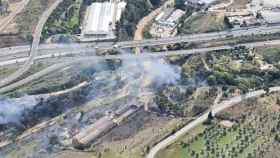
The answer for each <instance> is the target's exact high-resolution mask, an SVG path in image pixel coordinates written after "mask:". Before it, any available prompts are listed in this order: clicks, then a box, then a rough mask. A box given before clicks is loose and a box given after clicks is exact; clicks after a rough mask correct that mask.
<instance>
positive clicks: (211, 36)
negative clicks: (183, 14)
mask: <svg viewBox="0 0 280 158" xmlns="http://www.w3.org/2000/svg"><path fill="white" fill-rule="evenodd" d="M278 32H280V25H273V26H260V27H254V28H242V29H236V30H231V31H221V32H212V33H201V34H189V35H184V36H176V37H171V38H160V39H145V40H139V41H123V42H117V43H113V42H101V43H73V44H43V45H40V46H39V47H38V51H39V52H45V51H47V52H49V53H51V52H55V51H72V50H73V49H74V50H75V49H84V48H89V47H91V48H98V49H101V50H109V49H114V47H115V46H118V48H134V47H145V46H155V45H166V44H174V43H181V42H198V41H200V42H202V41H211V40H217V39H224V38H227V37H233V38H234V37H242V36H250V35H264V34H273V33H278ZM29 50H30V46H16V47H8V48H1V49H0V57H2V56H12V55H15V54H17V53H25V54H28V51H29Z"/></svg>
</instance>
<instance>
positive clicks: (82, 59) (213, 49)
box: [0, 40, 280, 94]
mask: <svg viewBox="0 0 280 158" xmlns="http://www.w3.org/2000/svg"><path fill="white" fill-rule="evenodd" d="M279 44H280V40H275V41H264V42H254V43H247V44H242V46H246V47H249V48H254V47H263V46H273V45H279ZM237 46H241V45H237ZM235 47H236V46H220V47H210V48H201V49H192V50H178V51H166V52H157V53H143V54H137V55H136V54H121V55H106V56H84V57H69V58H68V59H67V60H66V61H65V62H64V63H59V64H55V65H53V66H51V67H48V68H46V69H44V70H42V71H40V72H38V73H35V74H33V75H31V76H29V77H27V78H25V79H23V80H20V81H18V82H15V83H13V84H10V85H8V86H6V87H2V88H0V94H3V93H7V92H9V91H12V90H14V89H16V88H18V87H20V86H23V85H25V84H27V83H30V82H32V81H33V80H36V79H39V78H41V77H42V76H45V75H47V74H49V73H52V72H54V71H57V70H58V69H61V68H63V67H67V66H70V65H73V64H77V63H81V62H94V61H97V60H106V59H135V58H143V59H145V58H160V57H164V56H173V55H193V54H199V53H206V52H212V53H217V52H216V51H217V50H225V49H233V48H235ZM91 52H92V51H91Z"/></svg>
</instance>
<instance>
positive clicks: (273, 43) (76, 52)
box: [0, 40, 280, 66]
mask: <svg viewBox="0 0 280 158" xmlns="http://www.w3.org/2000/svg"><path fill="white" fill-rule="evenodd" d="M276 45H280V40H271V41H261V42H251V43H243V44H237V45H235V46H228V45H225V46H217V47H208V48H197V49H189V50H177V51H167V52H151V53H152V54H150V55H149V54H147V55H149V56H155V57H159V56H170V55H192V54H200V53H204V52H210V51H217V50H223V49H232V48H234V47H237V46H245V47H247V48H257V47H272V46H276ZM116 50H117V51H119V52H123V51H124V50H122V49H116ZM95 51H96V50H95V48H84V49H73V50H72V51H61V50H59V49H58V51H57V52H56V53H53V52H48V53H46V54H45V53H44V54H43V53H39V54H38V55H37V56H36V57H35V58H34V60H42V59H48V58H52V57H63V56H67V55H84V54H94V52H95ZM123 54H128V53H123ZM127 56H129V55H127ZM107 57H112V58H114V57H117V58H123V57H124V56H116V55H115V56H114V57H113V56H107ZM135 57H142V56H135ZM77 58H79V57H77ZM124 58H125V57H124ZM6 59H7V60H6ZM27 60H28V57H26V56H18V57H17V56H15V57H1V59H0V66H8V65H12V64H18V63H23V62H26V61H27Z"/></svg>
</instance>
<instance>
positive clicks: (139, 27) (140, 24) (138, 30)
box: [133, 0, 174, 54]
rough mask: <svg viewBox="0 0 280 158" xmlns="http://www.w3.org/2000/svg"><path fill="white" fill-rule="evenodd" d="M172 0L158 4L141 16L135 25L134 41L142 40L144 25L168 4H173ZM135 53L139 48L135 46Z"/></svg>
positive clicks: (138, 51)
mask: <svg viewBox="0 0 280 158" xmlns="http://www.w3.org/2000/svg"><path fill="white" fill-rule="evenodd" d="M173 3H174V0H168V1H166V2H165V3H164V4H163V5H162V6H160V7H159V8H157V9H156V10H154V11H152V12H151V13H150V14H149V15H147V16H145V17H144V18H142V19H141V20H140V21H139V22H138V24H137V26H136V31H135V33H134V38H133V39H134V41H139V40H143V39H144V37H143V32H144V30H145V27H146V26H147V25H149V24H150V23H151V22H152V20H153V19H154V18H155V17H156V16H157V15H158V14H159V13H160V12H161V11H162V10H163V9H164V8H166V7H167V6H168V5H170V4H173ZM135 52H136V54H138V53H140V48H136V51H135Z"/></svg>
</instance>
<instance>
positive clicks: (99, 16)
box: [84, 2, 126, 34]
mask: <svg viewBox="0 0 280 158" xmlns="http://www.w3.org/2000/svg"><path fill="white" fill-rule="evenodd" d="M125 6H126V3H125V2H119V3H118V5H117V7H118V8H117V15H116V21H118V20H120V18H121V12H122V10H123V9H124V8H125ZM113 18H114V4H113V3H111V2H103V3H100V2H95V3H92V4H91V5H90V6H89V7H88V9H87V15H86V19H85V20H86V21H85V25H84V27H85V28H84V33H85V34H107V33H108V32H111V31H112V22H113Z"/></svg>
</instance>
